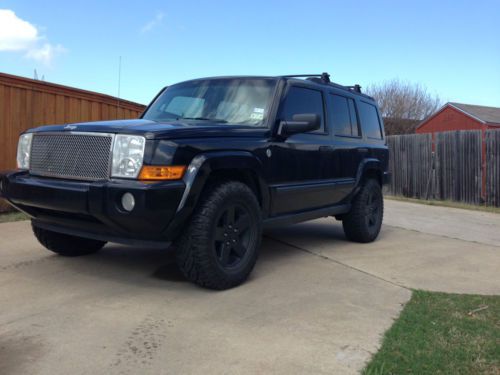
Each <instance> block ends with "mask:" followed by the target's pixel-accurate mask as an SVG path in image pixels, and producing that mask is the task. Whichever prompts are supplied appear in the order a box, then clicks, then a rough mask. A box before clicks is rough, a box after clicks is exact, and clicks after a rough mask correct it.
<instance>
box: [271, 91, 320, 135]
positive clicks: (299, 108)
mask: <svg viewBox="0 0 500 375" xmlns="http://www.w3.org/2000/svg"><path fill="white" fill-rule="evenodd" d="M304 113H314V114H317V115H319V116H320V117H321V127H320V130H319V131H321V132H323V131H324V129H325V125H324V114H323V95H322V94H321V91H317V90H311V89H306V88H303V87H294V86H292V87H290V89H289V90H288V94H287V96H286V99H285V103H284V104H283V107H282V109H281V115H280V119H281V120H286V121H292V120H293V115H297V114H304Z"/></svg>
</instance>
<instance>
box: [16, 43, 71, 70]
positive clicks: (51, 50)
mask: <svg viewBox="0 0 500 375" xmlns="http://www.w3.org/2000/svg"><path fill="white" fill-rule="evenodd" d="M65 51H66V49H65V48H64V47H63V46H61V45H60V44H56V45H52V44H50V43H45V44H43V45H42V46H40V47H37V48H32V49H30V50H28V52H26V57H28V58H30V59H33V60H36V61H39V62H41V63H43V64H45V65H50V63H51V62H52V60H53V59H54V57H55V56H56V55H59V54H61V53H63V52H65Z"/></svg>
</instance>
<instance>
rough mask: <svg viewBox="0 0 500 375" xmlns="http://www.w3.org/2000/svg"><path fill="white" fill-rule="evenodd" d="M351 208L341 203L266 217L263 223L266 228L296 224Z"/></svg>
mask: <svg viewBox="0 0 500 375" xmlns="http://www.w3.org/2000/svg"><path fill="white" fill-rule="evenodd" d="M350 210H351V205H350V204H341V205H337V206H330V207H323V208H318V209H316V210H311V211H305V212H298V213H292V214H286V215H280V216H275V217H270V218H267V219H265V220H264V222H263V224H264V228H273V227H278V226H284V225H290V224H296V223H300V222H302V221H308V220H313V219H319V218H320V217H327V216H334V215H341V214H346V213H348V212H349V211H350Z"/></svg>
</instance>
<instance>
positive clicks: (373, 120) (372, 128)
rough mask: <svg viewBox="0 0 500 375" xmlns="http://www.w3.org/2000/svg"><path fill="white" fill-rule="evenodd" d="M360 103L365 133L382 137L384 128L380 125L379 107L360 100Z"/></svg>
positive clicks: (369, 135)
mask: <svg viewBox="0 0 500 375" xmlns="http://www.w3.org/2000/svg"><path fill="white" fill-rule="evenodd" d="M358 104H359V105H358V112H359V117H360V120H361V127H362V129H363V133H364V134H366V136H367V137H368V138H373V139H382V128H381V127H380V121H379V117H378V111H377V107H375V106H374V105H372V104H369V103H366V102H362V101H359V102H358Z"/></svg>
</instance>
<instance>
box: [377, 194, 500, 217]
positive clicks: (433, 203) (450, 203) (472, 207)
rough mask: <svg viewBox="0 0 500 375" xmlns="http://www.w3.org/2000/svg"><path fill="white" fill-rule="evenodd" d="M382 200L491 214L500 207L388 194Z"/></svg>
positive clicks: (499, 212)
mask: <svg viewBox="0 0 500 375" xmlns="http://www.w3.org/2000/svg"><path fill="white" fill-rule="evenodd" d="M384 198H387V199H392V200H395V201H402V202H411V203H420V204H426V205H428V206H442V207H452V208H462V209H464V210H473V211H484V212H493V213H497V214H500V207H492V206H485V205H473V204H467V203H460V202H454V201H437V200H428V201H426V200H425V199H416V198H407V197H401V196H398V195H388V194H386V195H384Z"/></svg>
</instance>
